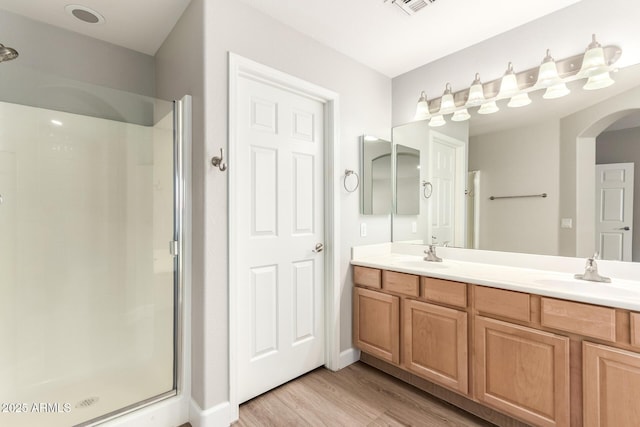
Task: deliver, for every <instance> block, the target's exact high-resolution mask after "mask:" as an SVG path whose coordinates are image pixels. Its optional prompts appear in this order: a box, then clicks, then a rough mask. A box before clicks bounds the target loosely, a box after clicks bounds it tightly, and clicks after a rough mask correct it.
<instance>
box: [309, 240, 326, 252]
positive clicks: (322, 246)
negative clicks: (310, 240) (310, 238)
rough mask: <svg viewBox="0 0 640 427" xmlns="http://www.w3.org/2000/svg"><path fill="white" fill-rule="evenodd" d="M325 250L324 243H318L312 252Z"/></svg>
mask: <svg viewBox="0 0 640 427" xmlns="http://www.w3.org/2000/svg"><path fill="white" fill-rule="evenodd" d="M323 250H324V245H323V244H322V243H318V244H317V245H316V248H315V249H314V250H312V251H311V252H315V253H317V254H318V253H320V252H322V251H323Z"/></svg>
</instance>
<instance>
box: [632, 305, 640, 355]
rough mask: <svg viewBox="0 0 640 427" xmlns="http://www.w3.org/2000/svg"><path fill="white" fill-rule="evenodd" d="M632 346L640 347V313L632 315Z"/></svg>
mask: <svg viewBox="0 0 640 427" xmlns="http://www.w3.org/2000/svg"><path fill="white" fill-rule="evenodd" d="M631 345H632V346H634V347H640V313H631Z"/></svg>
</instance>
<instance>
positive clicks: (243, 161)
mask: <svg viewBox="0 0 640 427" xmlns="http://www.w3.org/2000/svg"><path fill="white" fill-rule="evenodd" d="M323 110H324V106H323V104H322V103H321V102H319V101H317V100H314V99H309V98H306V97H304V96H301V95H298V94H294V93H292V92H289V91H287V90H285V89H281V88H278V87H274V86H271V85H268V84H265V83H262V82H259V81H256V80H253V79H249V78H244V77H242V78H240V79H239V81H238V86H237V110H236V117H237V118H238V123H237V124H236V126H237V128H236V130H237V136H238V138H237V147H235V152H236V161H235V162H234V164H233V167H234V168H236V171H235V174H234V175H232V176H235V177H237V180H236V182H235V188H236V191H235V192H234V194H231V196H230V197H234V198H236V200H237V202H236V205H237V206H238V212H237V213H236V216H237V218H235V222H234V223H236V224H238V225H237V227H236V229H237V241H236V242H235V243H236V249H235V252H236V253H235V254H234V256H235V257H236V259H237V260H238V261H237V263H236V265H237V270H236V271H235V277H237V283H236V285H237V296H238V300H237V301H238V312H239V321H238V361H237V363H238V382H237V384H238V398H239V401H240V402H244V401H246V400H248V399H251V398H252V397H254V396H256V395H258V394H261V393H263V392H265V391H268V390H270V389H271V388H273V387H276V386H278V385H280V384H282V383H284V382H287V381H289V380H291V379H293V378H295V377H297V376H299V375H301V374H304V373H306V372H308V371H310V370H312V369H315V368H316V367H318V366H321V365H323V364H324V252H321V251H314V248H315V247H316V245H317V244H319V243H323V241H324V227H323V225H324V217H323V214H324V212H323V209H324V204H323V200H324V187H323V181H324V180H323V169H324V168H323V149H324V148H323V128H324V125H323V120H324V118H323ZM230 167H231V166H230ZM232 285H233V284H232Z"/></svg>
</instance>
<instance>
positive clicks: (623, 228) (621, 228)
mask: <svg viewBox="0 0 640 427" xmlns="http://www.w3.org/2000/svg"><path fill="white" fill-rule="evenodd" d="M618 230H624V231H629V230H631V228H630V227H629V226H626V227H620V228H618Z"/></svg>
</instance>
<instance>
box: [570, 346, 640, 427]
mask: <svg viewBox="0 0 640 427" xmlns="http://www.w3.org/2000/svg"><path fill="white" fill-rule="evenodd" d="M582 355H583V370H584V380H583V387H584V425H585V427H592V426H593V427H613V426H615V427H632V426H637V425H638V420H640V405H638V401H640V355H638V354H637V353H632V352H629V351H625V350H620V349H617V348H612V347H607V346H604V345H599V344H593V343H589V342H586V341H585V342H584V343H583V350H582Z"/></svg>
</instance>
